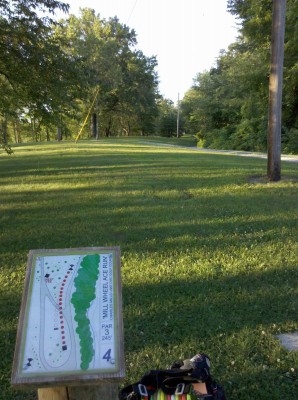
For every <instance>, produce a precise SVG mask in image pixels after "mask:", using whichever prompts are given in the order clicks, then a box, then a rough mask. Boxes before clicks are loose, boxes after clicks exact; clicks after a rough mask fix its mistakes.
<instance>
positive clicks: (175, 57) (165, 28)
mask: <svg viewBox="0 0 298 400" xmlns="http://www.w3.org/2000/svg"><path fill="white" fill-rule="evenodd" d="M64 1H65V2H67V3H69V4H70V6H71V9H70V12H71V13H74V14H78V12H79V8H80V7H81V8H83V7H89V8H93V9H95V11H96V12H97V13H99V14H100V16H101V17H102V18H109V17H114V16H115V15H117V17H118V18H119V20H120V22H121V23H125V24H127V25H128V26H129V27H130V28H133V29H135V31H136V33H137V37H138V48H140V50H142V51H143V52H144V54H145V55H146V56H152V55H156V56H157V60H158V74H159V79H160V93H161V94H163V95H164V96H165V97H166V98H170V99H171V100H173V101H176V100H177V97H178V92H179V93H180V98H182V97H183V95H184V93H185V92H186V91H187V90H188V89H189V88H190V87H191V85H192V80H193V78H194V77H195V76H196V74H197V73H198V72H202V71H203V70H205V69H209V68H210V67H211V66H212V64H213V63H214V62H215V60H216V57H217V56H218V54H219V51H220V49H226V48H227V47H228V45H229V44H230V43H232V42H233V41H234V40H235V37H236V36H237V27H236V21H235V19H234V17H233V16H232V15H230V14H229V13H228V12H227V11H226V8H227V1H226V0H183V1H181V0H180V1H179V0H177V1H172V0H99V1H94V0H64Z"/></svg>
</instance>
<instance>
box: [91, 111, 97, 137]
mask: <svg viewBox="0 0 298 400" xmlns="http://www.w3.org/2000/svg"><path fill="white" fill-rule="evenodd" d="M91 137H92V138H94V139H96V138H97V137H98V132H97V115H96V113H93V114H92V115H91Z"/></svg>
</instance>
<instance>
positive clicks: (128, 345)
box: [0, 138, 298, 400]
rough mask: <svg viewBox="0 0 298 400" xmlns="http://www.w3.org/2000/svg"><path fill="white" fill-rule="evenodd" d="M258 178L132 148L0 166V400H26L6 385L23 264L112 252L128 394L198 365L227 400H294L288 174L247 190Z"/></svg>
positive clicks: (81, 149) (296, 273)
mask: <svg viewBox="0 0 298 400" xmlns="http://www.w3.org/2000/svg"><path fill="white" fill-rule="evenodd" d="M144 140H145V139H144ZM151 140H152V141H154V140H153V139H151ZM265 170H266V161H265V160H261V159H254V158H247V157H245V158H242V157H237V156H229V155H223V154H219V155H217V154H206V153H200V152H197V151H192V150H189V149H186V148H185V149H181V148H173V147H164V146H163V147H158V146H157V145H155V144H149V143H148V139H147V140H145V141H144V142H143V141H142V139H141V138H133V139H111V140H101V141H99V142H88V141H81V142H79V143H78V144H77V145H75V144H74V143H59V144H57V143H49V144H46V143H43V144H38V145H19V146H17V147H16V148H15V153H14V155H13V156H10V157H9V156H7V155H5V154H3V153H1V155H0V179H1V181H0V212H1V214H0V223H1V229H0V245H1V246H0V267H1V275H0V288H1V306H0V310H1V316H0V318H1V319H0V332H1V337H0V351H1V359H0V366H1V373H0V377H1V391H0V399H5V400H6V399H34V398H35V393H32V392H28V393H22V392H14V391H13V390H11V389H10V383H9V381H10V374H11V365H12V359H13V351H14V344H15V335H16V327H17V319H18V313H19V308H20V301H21V295H22V290H23V282H24V274H25V269H26V263H27V253H28V251H29V250H30V249H41V248H49V249H53V248H70V247H89V246H115V245H117V246H120V247H121V253H122V277H123V301H124V305H123V313H124V325H125V358H126V371H127V378H126V382H133V381H135V380H137V379H139V378H140V376H141V375H143V374H144V372H145V371H146V370H149V369H156V368H166V367H167V366H169V365H170V364H171V363H172V362H173V361H175V360H177V359H181V358H188V357H190V356H192V355H194V354H195V353H197V352H204V353H207V354H209V356H210V358H211V362H212V372H213V374H214V376H215V377H216V378H217V380H218V381H219V382H221V383H222V384H223V385H224V387H225V390H226V393H227V397H228V399H229V400H233V399H234V400H236V399H237V400H238V399H241V400H242V399H243V400H251V399H262V400H263V399H264V400H266V399H268V400H269V399H270V400H272V399H275V400H280V399H283V400H287V399H288V400H293V399H295V398H297V393H298V384H297V380H298V379H297V370H298V357H297V352H296V353H295V352H288V351H286V350H285V349H283V348H282V347H281V346H280V344H279V342H278V340H277V339H276V337H275V335H276V334H278V333H280V332H289V331H294V330H297V329H298V319H297V306H298V300H297V297H298V296H297V294H298V289H297V281H298V265H297V264H298V263H297V254H298V252H297V234H298V229H297V203H298V196H297V193H298V191H297V181H296V183H295V181H294V178H295V177H296V178H297V176H298V164H294V163H283V170H282V173H283V175H284V176H286V177H287V179H286V180H284V181H281V182H280V183H274V184H271V183H267V184H266V183H258V184H255V183H250V180H249V177H251V176H255V175H265ZM291 178H293V180H292V179H291ZM1 396H2V397H1ZM106 400H108V399H106Z"/></svg>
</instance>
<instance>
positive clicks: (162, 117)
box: [156, 98, 177, 137]
mask: <svg viewBox="0 0 298 400" xmlns="http://www.w3.org/2000/svg"><path fill="white" fill-rule="evenodd" d="M158 111H159V116H158V119H157V122H156V131H157V132H158V134H159V135H161V136H169V137H170V136H173V135H176V134H177V110H176V109H175V107H174V103H173V102H172V101H171V100H167V99H163V98H161V99H160V100H159V101H158Z"/></svg>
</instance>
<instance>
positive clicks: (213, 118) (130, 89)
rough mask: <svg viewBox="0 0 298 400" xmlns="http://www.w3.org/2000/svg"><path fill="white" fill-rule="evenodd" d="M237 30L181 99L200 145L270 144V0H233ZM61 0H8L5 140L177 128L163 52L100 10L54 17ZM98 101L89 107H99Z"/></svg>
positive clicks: (290, 58) (293, 114)
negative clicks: (163, 88) (148, 49)
mask: <svg viewBox="0 0 298 400" xmlns="http://www.w3.org/2000/svg"><path fill="white" fill-rule="evenodd" d="M227 5H228V10H229V12H230V13H232V14H233V15H235V16H236V17H237V18H238V21H239V36H238V38H237V40H236V42H235V43H232V44H231V45H230V46H229V48H228V50H227V51H221V52H220V54H219V56H218V58H217V60H216V63H215V65H214V66H212V68H211V69H210V70H209V71H205V72H202V73H198V74H197V76H196V77H195V78H194V81H193V86H192V87H191V88H190V89H189V90H188V91H187V93H186V94H185V96H184V98H183V99H182V101H181V114H180V115H181V117H180V133H181V134H182V133H183V132H186V133H188V134H191V135H195V136H196V137H197V140H198V144H199V146H202V147H210V148H221V149H228V148H229V149H241V150H260V151H262V150H265V149H266V145H267V124H268V116H267V114H268V93H269V90H268V77H269V70H270V37H271V19H272V1H271V0H228V2H227ZM56 10H60V11H63V12H65V13H67V12H68V10H69V6H68V5H67V4H66V3H63V2H61V1H56V0H11V1H7V0H0V54H1V58H0V138H1V143H2V146H5V148H6V150H8V151H9V147H8V143H9V142H16V143H18V142H22V141H28V140H32V141H44V140H52V139H58V140H61V139H62V138H64V139H67V138H75V136H76V134H77V133H78V130H79V128H80V126H81V124H82V121H83V120H84V119H85V117H86V115H87V114H88V112H89V111H91V114H90V120H89V121H88V124H87V126H86V127H85V128H84V130H83V133H82V135H83V137H90V136H94V137H95V138H98V137H99V136H112V135H149V134H160V135H164V136H172V135H176V132H177V127H176V123H177V107H175V105H174V103H173V102H172V101H171V100H169V99H165V98H163V97H162V96H161V95H160V94H159V92H158V74H157V72H156V67H157V60H156V58H155V57H147V56H146V55H144V54H143V52H142V51H141V50H139V49H137V47H136V46H137V36H136V32H135V31H134V30H133V29H130V28H129V27H128V26H127V25H125V24H122V23H121V22H120V21H119V20H118V19H117V17H114V18H109V19H108V20H106V19H102V18H101V17H100V15H99V14H96V13H95V11H94V10H92V9H82V10H81V13H80V15H79V16H74V15H68V14H66V15H67V17H66V18H65V19H62V20H60V21H58V22H57V21H56V20H55V19H54V13H55V11H56ZM297 15H298V3H297V1H296V0H288V2H287V15H286V35H285V61H284V89H283V93H284V100H283V127H282V146H283V150H284V151H287V152H297V151H298V95H297V94H298V93H297V92H298V63H297V54H298V44H297V43H298V41H297V21H296V20H297V18H296V16H297ZM92 104H93V107H92V109H91V105H92Z"/></svg>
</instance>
